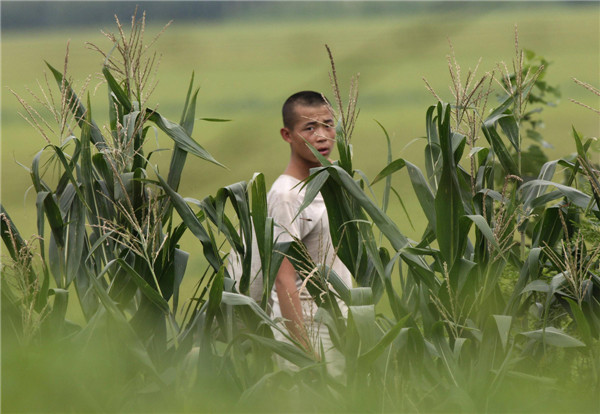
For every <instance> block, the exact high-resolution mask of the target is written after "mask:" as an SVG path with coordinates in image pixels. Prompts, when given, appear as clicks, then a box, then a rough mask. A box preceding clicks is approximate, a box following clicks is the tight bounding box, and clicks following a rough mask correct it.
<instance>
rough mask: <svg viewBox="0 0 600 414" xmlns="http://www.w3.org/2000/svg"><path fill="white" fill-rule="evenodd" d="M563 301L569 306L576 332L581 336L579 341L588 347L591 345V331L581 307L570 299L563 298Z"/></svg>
mask: <svg viewBox="0 0 600 414" xmlns="http://www.w3.org/2000/svg"><path fill="white" fill-rule="evenodd" d="M565 300H566V301H567V303H568V304H569V308H570V309H571V313H572V315H573V319H574V320H575V323H576V324H577V332H578V333H579V334H580V335H581V339H583V342H584V343H585V344H586V345H587V346H588V347H589V346H591V345H592V343H593V337H592V331H591V329H590V325H589V324H588V321H587V320H586V318H585V315H584V313H583V311H582V310H581V307H580V306H579V305H578V304H577V302H575V301H574V300H573V299H571V298H567V297H565Z"/></svg>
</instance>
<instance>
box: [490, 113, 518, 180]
mask: <svg viewBox="0 0 600 414" xmlns="http://www.w3.org/2000/svg"><path fill="white" fill-rule="evenodd" d="M481 128H482V130H483V135H484V136H485V138H486V139H487V141H488V142H489V143H490V145H491V147H492V149H493V150H494V153H495V154H496V155H497V156H498V160H499V161H500V164H501V165H502V168H504V171H505V173H506V174H512V175H516V176H518V175H519V169H518V168H517V164H515V161H514V160H513V159H512V157H511V155H510V153H509V152H508V150H507V149H506V147H505V146H504V143H503V142H502V139H501V138H500V135H498V132H497V131H496V128H494V127H493V126H488V125H483V126H482V127H481Z"/></svg>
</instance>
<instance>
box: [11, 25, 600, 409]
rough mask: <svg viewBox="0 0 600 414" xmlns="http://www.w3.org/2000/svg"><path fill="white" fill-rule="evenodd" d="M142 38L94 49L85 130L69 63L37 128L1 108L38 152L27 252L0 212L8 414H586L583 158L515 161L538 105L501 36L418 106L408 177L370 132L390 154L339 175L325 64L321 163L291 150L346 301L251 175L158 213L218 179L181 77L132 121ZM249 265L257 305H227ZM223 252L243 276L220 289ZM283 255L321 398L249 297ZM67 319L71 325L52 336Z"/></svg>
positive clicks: (342, 111)
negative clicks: (326, 120)
mask: <svg viewBox="0 0 600 414" xmlns="http://www.w3.org/2000/svg"><path fill="white" fill-rule="evenodd" d="M144 25H145V19H141V20H136V19H135V17H134V24H132V26H131V30H130V32H129V33H126V30H125V29H124V28H123V26H122V25H121V24H120V23H119V22H117V26H118V31H117V34H116V35H110V34H109V35H108V36H109V38H110V40H111V42H113V44H114V47H113V48H112V50H110V51H103V50H101V49H100V48H99V47H95V46H93V45H92V47H93V48H95V50H97V51H98V52H99V53H100V55H101V57H102V59H103V62H104V63H103V66H102V74H103V77H104V81H105V83H106V86H107V89H108V94H107V99H108V102H107V108H108V120H107V121H105V122H99V121H98V120H97V119H95V118H94V113H93V111H92V108H91V105H90V100H89V94H88V97H87V99H86V97H85V94H82V93H79V92H78V91H75V90H74V88H73V87H72V80H71V79H69V76H68V73H67V60H68V59H66V61H65V65H64V68H63V70H62V71H61V70H58V69H56V68H55V67H54V66H52V65H50V64H48V69H49V71H50V74H51V78H52V79H53V80H54V81H55V82H56V84H57V87H58V91H59V95H58V97H55V95H56V92H54V93H53V92H52V90H51V89H53V88H50V86H49V85H46V86H47V90H42V91H41V95H40V96H39V102H43V103H44V105H45V106H46V108H48V109H49V110H50V113H51V114H53V115H54V116H53V119H52V121H54V122H55V123H56V125H55V126H54V127H51V126H50V121H47V120H45V119H43V117H42V116H41V115H40V112H39V111H37V110H36V109H34V108H33V107H32V106H31V105H30V104H28V103H27V102H26V101H25V100H24V99H23V98H21V97H20V96H18V95H17V99H19V101H20V102H21V103H22V105H23V108H24V110H25V114H26V118H27V119H28V121H29V122H30V123H31V124H32V126H33V127H34V128H36V129H37V130H38V131H39V132H40V133H41V134H42V136H44V137H45V138H46V140H47V145H46V146H45V147H44V148H43V149H42V150H41V151H40V152H39V153H38V154H37V155H36V156H35V157H34V159H33V161H32V163H31V167H30V170H29V171H30V175H31V180H32V185H33V189H34V191H35V193H36V208H37V217H36V220H37V236H36V237H35V238H32V239H30V240H25V239H24V238H23V237H22V235H21V234H20V233H19V230H18V226H17V224H16V223H14V222H13V221H12V220H11V218H10V216H9V212H7V211H6V210H5V209H4V207H2V211H1V225H2V227H1V232H2V240H3V242H4V249H3V254H4V256H5V257H3V267H2V279H1V282H2V286H1V287H2V350H3V352H2V361H3V390H2V391H3V392H2V408H3V409H4V410H5V411H6V412H12V411H18V412H26V411H48V412H59V411H60V412H64V411H70V412H138V411H139V412H220V411H222V412H246V411H248V412H254V411H256V412H264V411H268V412H282V411H295V412H516V411H518V412H597V411H598V410H600V393H599V392H598V390H599V389H600V378H599V376H600V345H599V344H600V341H599V335H600V239H599V237H598V231H599V230H600V209H599V208H600V172H599V171H598V169H599V167H598V166H597V165H595V164H594V163H593V162H591V161H590V157H589V152H590V151H591V145H592V143H593V140H592V139H590V138H585V137H584V136H583V135H582V134H581V133H580V132H578V131H577V130H576V129H575V128H574V129H573V134H572V140H573V143H574V146H575V148H576V155H575V156H566V157H564V158H561V159H557V160H553V161H550V160H543V161H542V162H539V158H535V157H534V156H532V152H531V151H530V150H529V149H530V148H531V147H530V146H527V145H526V142H525V140H526V139H530V138H533V139H534V140H537V141H538V143H539V142H541V140H542V138H541V137H540V136H539V133H538V134H534V133H532V132H531V131H534V130H535V122H537V119H538V118H537V117H539V111H540V108H542V107H543V106H544V104H545V103H547V100H548V99H549V97H550V96H551V95H552V94H553V93H555V91H554V90H553V89H552V87H551V86H549V85H548V84H547V83H546V82H545V81H544V74H545V71H546V67H545V66H544V61H543V59H539V57H537V56H535V54H533V53H532V52H525V51H523V50H522V49H520V47H519V44H518V36H516V35H515V40H516V41H515V43H516V45H515V46H516V47H515V57H514V60H513V62H512V63H513V64H512V68H510V69H509V67H508V66H506V65H499V66H498V67H497V68H495V70H494V71H493V72H492V73H485V74H484V75H482V76H479V75H477V70H474V71H468V73H467V74H466V77H464V76H463V75H464V74H463V73H462V72H461V68H460V65H459V63H458V62H457V61H456V59H455V58H454V57H453V56H451V57H450V59H449V62H448V63H449V69H450V74H451V89H452V91H453V96H454V98H455V100H454V101H453V102H443V101H442V100H441V99H439V98H438V94H437V93H436V92H435V91H434V90H433V89H431V88H430V90H431V92H432V94H433V95H434V98H435V100H434V102H435V104H433V105H432V106H430V107H429V108H426V110H425V111H424V120H425V125H424V131H425V136H426V138H425V140H426V144H425V149H424V165H425V168H424V169H423V170H422V169H420V168H419V167H418V166H417V165H416V163H415V162H411V161H409V160H407V159H403V158H398V159H394V158H393V156H392V153H391V143H390V137H389V136H388V133H387V131H386V130H385V128H384V127H383V126H381V133H382V139H386V140H387V143H388V148H389V153H388V154H387V161H386V162H385V165H384V167H383V168H382V169H381V172H380V173H379V174H378V175H377V176H376V177H374V178H373V179H372V180H369V179H368V178H367V177H366V175H365V174H363V173H362V172H361V171H360V170H358V169H356V168H355V166H354V165H353V158H352V132H353V129H354V124H355V122H356V119H357V117H358V110H357V108H358V79H357V78H354V79H352V81H351V84H350V88H349V90H350V94H349V96H348V98H347V99H346V100H344V99H343V98H342V96H341V94H340V87H339V81H338V79H337V74H336V70H335V64H334V59H333V55H332V52H331V51H330V50H329V49H328V54H329V57H330V61H331V73H330V76H331V80H332V82H331V83H332V89H333V96H334V97H335V99H334V100H333V102H334V104H335V107H336V108H335V112H336V113H337V114H338V119H339V124H338V127H337V138H336V143H337V150H338V154H339V160H338V161H335V162H331V161H329V160H327V159H325V158H324V157H322V156H321V155H320V154H319V153H318V151H316V150H314V149H313V150H314V151H313V152H314V153H315V156H316V157H317V158H319V159H320V161H321V163H322V166H321V167H319V168H315V169H313V170H311V176H310V177H309V178H308V179H307V180H306V182H305V183H304V185H305V186H306V194H307V195H306V199H305V200H304V204H303V206H304V207H305V206H307V205H308V204H310V202H311V201H312V199H313V198H314V197H315V196H316V195H317V194H318V193H319V192H320V193H321V194H322V195H323V198H324V200H325V204H326V207H327V211H328V214H329V220H330V228H331V237H332V240H333V242H334V245H335V246H336V247H337V255H338V256H339V258H340V259H341V260H342V261H343V262H344V264H345V265H346V267H347V268H348V269H349V270H350V271H351V273H352V274H353V276H354V281H355V287H353V288H347V287H345V285H344V284H343V282H341V280H340V278H339V277H338V276H337V275H336V274H335V272H334V271H333V270H332V269H331V268H329V267H328V266H327V263H311V262H310V259H309V258H307V257H306V255H305V254H303V251H304V250H303V246H302V243H301V242H299V241H294V242H285V243H284V242H280V241H278V240H277V239H274V237H273V229H274V226H276V223H274V221H273V219H272V218H270V217H268V214H267V206H266V194H267V188H266V185H265V177H264V176H263V175H262V174H255V175H254V176H253V177H251V178H250V179H249V180H248V181H246V182H238V183H234V184H231V185H229V186H226V187H223V188H220V189H219V190H218V191H216V192H215V193H214V194H211V195H207V196H206V197H205V198H203V199H201V200H196V199H191V198H186V197H184V195H182V194H180V193H178V188H179V184H180V181H181V177H182V171H183V169H184V166H185V163H186V159H187V157H188V155H191V156H196V157H199V158H200V159H202V160H205V161H206V162H208V163H213V164H216V165H219V166H221V163H220V162H219V161H217V160H216V159H215V158H213V156H212V155H211V154H210V153H209V152H208V151H207V150H206V149H205V148H203V147H202V146H201V145H200V144H199V143H198V142H197V141H196V140H195V139H194V138H193V135H194V129H195V128H196V127H197V125H196V122H195V119H196V102H197V97H198V93H199V90H198V89H197V88H195V86H194V76H193V75H192V79H191V81H190V84H189V89H188V90H187V93H186V94H185V99H184V101H183V105H182V114H181V118H180V119H179V121H178V122H174V121H171V120H169V119H166V118H165V117H163V116H162V115H161V114H160V113H159V112H157V111H156V110H155V109H154V108H149V107H147V106H145V105H146V102H147V98H148V96H149V94H150V93H151V92H152V90H153V81H154V79H153V76H154V73H155V72H154V65H155V64H156V56H155V55H154V54H151V53H150V52H149V50H150V49H149V46H151V45H152V44H149V45H146V43H145V40H144ZM577 82H578V83H579V84H581V85H582V87H584V88H586V89H589V90H590V91H591V93H593V94H595V95H598V94H599V93H598V90H597V89H596V88H595V87H593V86H591V85H589V84H586V83H585V82H582V81H577ZM426 85H427V86H428V85H429V84H428V83H427V81H426ZM428 87H429V86H428ZM15 95H16V94H15ZM589 109H590V108H581V110H582V111H586V110H589ZM591 109H593V108H591ZM595 111H596V112H598V111H597V110H595ZM207 121H215V120H211V119H207ZM155 129H158V130H160V131H162V133H164V134H165V135H166V136H168V137H169V138H171V139H172V145H173V147H172V155H171V162H170V167H169V169H168V171H167V174H166V175H163V174H162V172H160V171H159V170H158V168H157V167H156V166H155V165H153V164H152V155H153V152H147V151H146V150H145V148H146V147H145V145H144V144H145V143H146V142H147V140H148V139H149V134H151V132H152V131H154V130H155ZM50 130H51V131H52V133H49V132H48V131H50ZM536 160H538V162H537V163H536ZM398 179H403V180H406V179H408V180H410V183H411V185H412V187H413V189H414V192H415V194H416V196H417V199H418V201H419V204H420V208H421V210H422V212H423V214H424V216H425V217H426V227H425V228H424V229H422V236H421V238H420V239H418V240H412V239H409V238H408V237H406V236H405V235H404V234H403V232H402V226H404V225H405V223H398V222H395V221H394V220H392V219H391V218H390V216H389V215H388V214H387V211H388V207H389V206H390V204H391V203H399V204H400V205H402V203H403V202H402V198H401V196H400V194H398V192H396V190H395V189H394V186H393V182H394V180H398ZM376 185H378V186H379V187H377V188H376V187H375V186H376ZM376 191H379V194H382V195H383V196H382V198H381V199H380V200H379V199H378V198H377V197H376V196H375V193H376ZM186 232H190V233H191V234H193V236H195V237H196V238H197V239H198V242H199V244H198V245H197V246H198V249H197V250H198V251H201V252H202V255H203V256H204V258H205V259H206V263H207V264H208V265H207V267H206V269H205V270H204V272H203V274H202V275H201V277H200V282H199V283H198V285H197V286H196V289H195V291H194V292H193V294H192V295H191V297H192V299H191V300H189V301H186V300H182V294H181V292H180V288H181V285H182V281H183V280H184V278H185V277H186V275H188V272H186V270H187V262H188V257H189V255H190V253H189V252H186V251H184V250H182V249H181V248H180V242H181V238H182V236H183V235H184V234H185V233H186ZM253 244H254V245H256V246H257V248H258V250H259V255H260V260H261V268H262V273H263V278H262V286H261V287H260V289H261V291H262V297H261V299H260V300H258V301H255V300H253V299H252V298H251V297H250V296H249V292H250V287H251V285H252V283H253V279H254V276H255V275H253V274H251V266H250V262H251V258H252V249H251V248H250V247H249V246H253ZM230 251H233V252H235V253H236V254H237V255H239V257H240V258H241V262H242V267H243V274H242V276H241V278H240V279H239V280H238V281H235V280H234V279H233V278H232V275H230V274H229V271H228V267H227V263H228V254H229V252H230ZM284 257H288V258H293V259H294V260H293V261H292V262H293V263H294V265H295V266H297V268H298V270H299V274H305V273H306V272H302V271H300V270H302V269H310V270H311V272H310V275H311V276H310V280H308V281H307V283H306V287H307V289H308V291H309V292H310V294H311V295H312V297H313V298H314V300H315V302H316V303H317V304H318V305H319V310H318V312H317V314H316V315H315V318H316V319H318V321H319V322H320V323H322V324H323V325H325V326H326V327H327V329H328V330H329V332H330V336H331V338H332V341H333V344H334V346H335V347H336V348H337V350H338V351H339V352H340V353H341V355H343V358H344V366H345V370H344V373H343V375H341V376H338V375H336V376H333V375H332V374H331V373H330V372H329V371H328V370H327V365H328V361H326V360H320V361H319V360H315V358H314V356H313V355H310V354H308V353H306V352H305V351H304V350H303V349H302V348H301V346H300V345H299V344H297V343H295V341H294V339H293V338H291V337H290V336H289V335H288V333H287V332H286V331H282V332H281V333H282V334H283V335H284V336H286V337H287V338H288V339H289V340H290V342H292V343H295V345H294V344H290V343H287V342H282V341H278V340H276V339H275V337H274V335H273V331H274V330H281V325H280V324H278V323H277V322H278V321H277V320H275V319H274V318H273V317H272V316H271V315H270V314H269V296H270V292H271V289H272V287H273V284H274V281H275V276H276V274H277V270H278V268H279V265H280V264H281V262H282V260H283V258H284ZM336 298H339V299H341V300H342V301H343V302H344V303H345V304H346V305H347V306H348V309H349V312H348V317H347V318H344V317H343V316H342V314H341V312H340V309H339V307H338V306H337V301H336V300H335V299H336ZM69 307H77V308H78V309H80V310H81V313H82V315H83V319H84V320H85V322H84V323H82V324H75V323H73V322H71V321H70V320H69V319H68V317H67V309H68V308H69ZM275 356H277V357H278V358H279V359H281V358H282V359H284V360H286V361H288V362H289V363H291V364H293V365H294V366H296V367H297V369H295V370H289V369H282V368H281V367H280V366H279V364H278V361H279V359H278V358H275ZM24 395H31V396H32V397H31V398H24ZM33 396H35V399H33Z"/></svg>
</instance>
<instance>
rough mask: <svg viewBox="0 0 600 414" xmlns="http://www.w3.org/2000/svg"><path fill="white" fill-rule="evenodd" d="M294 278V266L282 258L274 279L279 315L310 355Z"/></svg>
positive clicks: (310, 348)
mask: <svg viewBox="0 0 600 414" xmlns="http://www.w3.org/2000/svg"><path fill="white" fill-rule="evenodd" d="M296 277H297V276H296V270H295V269H294V266H293V265H292V263H291V262H290V261H289V260H288V259H287V258H284V259H283V262H281V267H280V268H279V271H278V272H277V278H276V279H275V286H276V289H277V298H278V299H279V307H280V309H281V315H282V316H283V317H284V318H285V319H286V321H285V326H286V327H287V330H288V332H289V333H290V335H291V336H292V338H294V339H295V340H296V341H298V342H299V343H300V344H301V345H302V347H303V348H304V349H305V350H306V351H309V352H311V353H312V351H313V350H312V345H311V343H310V340H309V338H308V333H307V332H306V327H305V326H304V318H303V316H302V305H301V304H300V295H299V292H298V288H297V286H296Z"/></svg>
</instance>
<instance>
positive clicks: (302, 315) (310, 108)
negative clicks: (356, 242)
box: [267, 91, 352, 360]
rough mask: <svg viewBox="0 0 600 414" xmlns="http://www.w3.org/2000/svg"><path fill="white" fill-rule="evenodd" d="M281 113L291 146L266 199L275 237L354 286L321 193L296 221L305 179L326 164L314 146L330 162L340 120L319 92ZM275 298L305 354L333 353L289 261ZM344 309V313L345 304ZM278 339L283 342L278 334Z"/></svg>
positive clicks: (293, 99) (297, 98)
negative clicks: (297, 244) (298, 246)
mask: <svg viewBox="0 0 600 414" xmlns="http://www.w3.org/2000/svg"><path fill="white" fill-rule="evenodd" d="M282 115H283V128H281V130H280V134H281V137H282V138H283V140H284V141H285V142H287V143H288V144H289V145H290V159H289V162H288V165H287V167H286V168H285V170H284V172H283V174H282V175H281V176H279V177H278V178H277V180H275V182H274V183H273V186H272V187H271V190H270V191H269V194H268V196H267V206H268V213H269V216H271V217H273V219H274V221H275V223H276V228H275V237H278V240H279V241H289V240H292V239H298V240H301V241H302V242H303V243H304V245H305V246H306V250H307V253H308V254H309V255H310V257H311V259H312V261H313V262H314V263H316V264H327V265H328V266H330V267H331V268H332V269H333V270H334V271H335V272H336V273H337V274H338V275H339V276H340V278H342V280H343V281H344V282H345V283H346V285H347V286H348V287H351V286H352V280H351V275H350V272H349V271H348V269H347V268H346V267H345V266H344V264H343V263H342V262H341V261H340V259H339V258H338V257H337V256H336V254H335V246H333V245H332V243H331V237H330V234H329V221H328V217H327V210H326V209H325V203H324V201H323V197H322V196H321V194H318V195H317V197H315V199H314V200H313V202H312V203H311V204H310V205H309V206H308V207H306V208H305V209H304V210H303V211H302V212H301V213H300V214H299V215H298V216H297V217H296V215H297V213H298V210H299V207H300V205H301V204H302V202H303V200H304V194H305V191H304V190H301V187H302V183H301V181H302V180H304V179H306V178H307V177H308V176H309V174H310V169H311V168H313V167H319V166H320V165H321V163H320V162H319V161H318V160H317V158H316V157H315V155H314V154H313V153H312V151H311V150H310V148H309V145H311V146H313V147H314V148H315V149H316V150H317V151H319V152H320V153H321V155H323V156H324V157H326V158H328V157H329V156H330V154H331V152H332V150H333V148H334V144H335V134H336V132H335V120H334V116H333V114H332V113H331V111H330V106H329V104H328V102H327V101H326V100H325V99H324V98H323V96H322V95H321V94H320V93H317V92H313V91H303V92H298V93H296V94H294V95H292V96H290V97H289V98H288V99H287V100H286V101H285V103H284V105H283V108H282ZM304 276H307V275H304ZM272 299H273V315H274V316H275V317H278V316H281V317H283V319H284V320H285V325H286V328H287V330H288V332H289V333H290V336H292V337H293V338H294V339H296V340H297V341H298V342H299V343H300V344H301V345H302V346H303V347H304V348H305V350H307V351H308V352H310V353H313V354H314V355H315V356H317V357H319V355H318V352H319V349H320V345H321V344H322V345H323V348H324V349H325V350H326V351H328V350H331V349H332V344H331V340H330V338H329V333H328V331H327V328H326V327H325V326H322V325H321V324H320V323H319V322H318V321H315V319H314V316H315V313H316V310H317V306H316V304H315V303H314V301H313V300H312V298H311V296H310V294H309V293H308V291H307V290H306V287H305V286H303V284H302V277H300V275H298V274H297V272H296V271H295V269H294V266H293V265H292V263H291V262H290V261H289V260H288V259H287V258H285V259H283V263H282V264H281V267H280V269H279V271H278V273H277V277H276V280H275V287H274V289H273V293H272ZM341 307H342V310H343V311H344V310H345V306H344V305H343V304H341ZM344 313H345V312H344ZM275 335H276V337H278V339H282V336H281V335H280V334H279V332H275ZM326 353H327V354H329V352H326ZM328 356H329V355H328ZM327 359H328V360H329V359H331V358H327Z"/></svg>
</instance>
